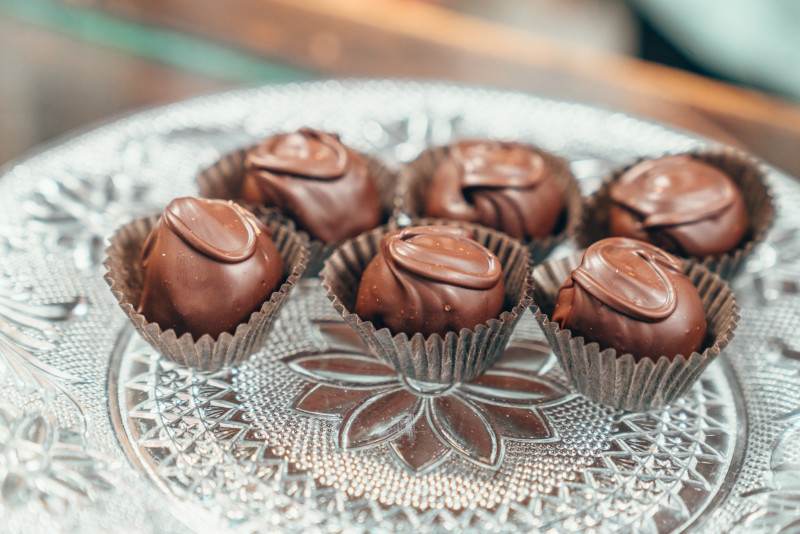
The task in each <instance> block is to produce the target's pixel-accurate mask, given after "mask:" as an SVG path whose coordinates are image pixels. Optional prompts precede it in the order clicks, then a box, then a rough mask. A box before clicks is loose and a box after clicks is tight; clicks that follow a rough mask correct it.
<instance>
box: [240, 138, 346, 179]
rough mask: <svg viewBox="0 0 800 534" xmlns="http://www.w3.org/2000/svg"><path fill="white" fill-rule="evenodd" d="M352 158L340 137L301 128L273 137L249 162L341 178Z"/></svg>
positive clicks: (282, 170) (270, 168)
mask: <svg viewBox="0 0 800 534" xmlns="http://www.w3.org/2000/svg"><path fill="white" fill-rule="evenodd" d="M349 159H350V158H349V155H348V151H347V149H346V148H345V147H344V145H342V143H341V142H340V141H339V137H338V136H336V135H334V134H329V133H325V132H320V131H317V130H313V129H311V128H301V129H300V130H298V131H297V132H294V133H289V134H285V135H276V136H274V137H270V138H269V139H267V140H266V141H264V143H262V144H261V145H259V146H258V147H256V148H255V149H254V150H253V151H251V153H250V154H249V156H248V163H249V165H250V166H252V167H255V168H258V169H260V170H262V171H269V172H275V173H282V174H292V175H295V176H298V177H306V178H317V179H321V180H331V179H334V178H341V176H342V175H343V174H344V173H345V172H346V171H347V167H348V164H349Z"/></svg>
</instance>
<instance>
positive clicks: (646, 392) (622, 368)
mask: <svg viewBox="0 0 800 534" xmlns="http://www.w3.org/2000/svg"><path fill="white" fill-rule="evenodd" d="M582 257H583V253H582V252H579V253H575V254H573V255H571V256H569V257H566V258H562V259H559V260H554V261H549V262H546V263H544V264H542V265H539V266H538V267H536V268H535V269H534V270H533V283H534V287H535V289H534V305H533V307H532V310H533V312H534V317H535V318H536V321H537V322H538V323H539V326H540V327H541V329H542V332H544V335H545V336H546V337H547V341H548V342H549V343H550V346H551V347H552V349H553V352H554V353H555V355H556V356H557V357H558V360H559V362H560V363H561V367H562V369H563V370H564V372H565V373H566V375H567V378H568V379H569V381H570V383H571V384H572V387H573V388H574V389H575V390H577V391H578V392H579V393H581V394H583V395H584V396H586V397H588V398H590V399H592V400H594V401H596V402H599V403H602V404H605V405H608V406H611V407H614V408H619V409H623V410H629V411H646V410H649V409H655V408H661V407H663V406H666V405H667V404H670V403H671V402H673V401H674V400H675V399H678V398H679V397H681V396H682V395H683V394H684V393H686V391H687V390H688V389H689V388H690V387H691V386H692V384H694V382H695V381H696V380H697V378H698V377H699V376H700V374H701V373H702V372H703V370H704V369H705V368H706V367H707V366H708V364H709V363H711V362H712V361H713V360H714V358H716V357H717V356H718V355H719V354H720V352H722V350H723V349H724V348H725V347H726V346H727V345H728V343H730V342H731V340H732V339H733V335H734V331H735V330H736V326H737V324H738V321H739V308H738V306H737V304H736V298H735V297H734V294H733V290H731V288H730V286H729V285H728V284H727V283H726V282H725V281H724V280H723V279H722V278H720V277H719V276H718V275H716V274H715V273H713V272H711V271H710V270H709V269H707V268H706V267H705V266H702V265H698V264H693V263H690V262H685V263H684V267H685V272H686V275H687V276H688V277H689V279H690V280H691V281H692V283H693V284H694V286H695V287H697V289H698V292H699V293H700V298H701V299H702V302H703V309H704V310H705V316H706V320H707V321H708V332H709V333H708V337H707V346H706V348H705V349H704V350H703V351H702V352H693V353H692V354H690V355H688V356H685V355H677V356H675V357H674V358H672V359H670V358H668V357H667V356H661V357H659V358H658V359H652V358H642V359H641V360H640V361H638V362H637V361H636V359H635V358H634V356H633V355H632V354H629V353H626V354H618V353H617V351H616V350H615V349H613V348H606V349H603V348H602V347H600V345H599V344H598V343H596V342H590V341H587V340H585V339H584V338H583V337H573V335H572V332H570V330H567V329H562V328H561V327H559V325H558V323H556V322H553V321H551V320H550V317H551V316H552V313H553V309H554V307H555V302H556V297H557V295H558V290H559V288H560V287H561V285H562V284H563V283H564V281H565V280H566V279H567V277H568V276H569V275H570V273H571V272H572V271H573V270H574V269H575V268H576V267H578V266H579V265H580V263H581V258H582Z"/></svg>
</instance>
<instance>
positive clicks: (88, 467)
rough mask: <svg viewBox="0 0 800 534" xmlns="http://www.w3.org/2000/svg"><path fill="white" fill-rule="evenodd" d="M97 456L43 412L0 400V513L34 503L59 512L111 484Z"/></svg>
mask: <svg viewBox="0 0 800 534" xmlns="http://www.w3.org/2000/svg"><path fill="white" fill-rule="evenodd" d="M106 469H107V465H106V463H105V461H104V460H103V459H102V458H99V457H96V456H93V455H91V454H89V453H88V452H86V449H85V448H84V446H83V439H82V436H80V435H79V434H76V433H74V432H72V431H69V430H65V429H63V428H60V427H59V426H58V425H57V422H56V421H55V419H54V418H53V417H52V416H51V415H50V414H48V413H47V412H46V411H30V412H27V413H25V412H20V411H19V410H18V409H17V408H15V407H13V406H10V405H7V404H0V517H2V516H3V514H4V512H5V513H11V512H13V511H14V509H16V508H24V507H26V506H28V505H31V504H33V505H39V506H41V507H42V508H44V509H45V510H46V511H47V512H49V513H52V514H63V513H65V512H66V511H67V509H68V507H70V506H74V505H79V504H81V501H83V500H89V501H93V500H95V499H96V498H97V496H98V493H99V492H103V491H108V490H110V489H111V484H110V482H109V480H108V479H107V478H106V475H105V474H104V471H105V470H106Z"/></svg>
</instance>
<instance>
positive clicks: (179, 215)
mask: <svg viewBox="0 0 800 534" xmlns="http://www.w3.org/2000/svg"><path fill="white" fill-rule="evenodd" d="M164 221H165V222H166V223H167V225H168V226H169V228H170V229H171V230H172V231H173V232H175V234H176V235H178V236H179V237H180V238H181V239H182V240H183V241H184V242H186V244H188V245H190V246H191V247H192V248H194V249H195V250H197V251H198V252H201V253H202V254H205V255H206V256H209V257H210V258H213V259H215V260H219V261H222V262H225V263H238V262H240V261H244V260H246V259H248V258H249V257H250V256H252V255H253V253H255V251H256V239H257V237H258V233H259V229H258V228H257V226H256V223H255V220H254V218H253V215H252V214H250V213H247V212H245V211H244V210H243V209H242V208H240V207H239V206H237V205H236V204H234V203H233V202H215V203H206V204H205V205H203V204H201V201H199V200H197V199H194V198H189V197H186V198H179V199H176V200H175V201H173V202H172V203H170V205H169V206H168V207H167V209H166V210H164ZM146 249H147V247H145V250H146Z"/></svg>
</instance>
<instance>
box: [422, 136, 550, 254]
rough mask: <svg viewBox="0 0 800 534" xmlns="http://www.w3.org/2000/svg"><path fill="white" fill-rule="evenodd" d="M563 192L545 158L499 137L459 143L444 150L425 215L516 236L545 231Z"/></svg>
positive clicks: (542, 234) (532, 235)
mask: <svg viewBox="0 0 800 534" xmlns="http://www.w3.org/2000/svg"><path fill="white" fill-rule="evenodd" d="M563 210H564V198H563V191H562V190H561V187H559V185H558V183H557V182H556V180H555V179H554V177H553V173H552V170H551V169H550V168H548V165H547V162H546V161H545V158H544V157H543V156H542V155H541V154H539V153H537V152H536V151H534V150H532V149H531V148H530V147H528V146H526V145H523V144H520V143H511V142H501V141H461V142H459V143H456V144H454V145H452V146H451V147H450V148H449V149H448V155H447V157H446V158H445V159H444V160H443V161H442V162H441V163H440V164H439V166H438V167H437V168H436V170H435V172H434V175H433V177H432V179H431V183H430V187H429V189H428V191H427V195H426V205H425V212H426V215H427V216H429V217H439V218H444V219H454V220H461V221H468V222H476V223H480V224H482V225H484V226H488V227H491V228H495V229H497V230H500V231H502V232H505V233H507V234H509V235H510V236H512V237H516V238H518V239H531V238H542V237H546V236H548V235H550V234H551V233H552V232H553V230H554V228H555V226H556V223H557V222H558V219H559V216H560V215H561V213H562V211H563Z"/></svg>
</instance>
